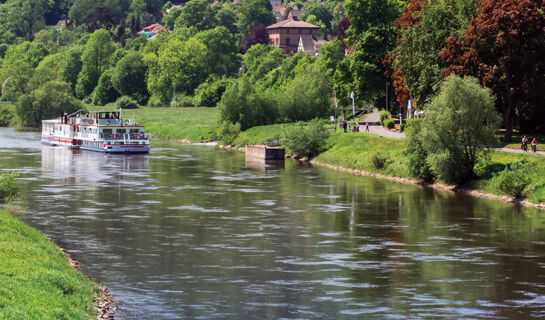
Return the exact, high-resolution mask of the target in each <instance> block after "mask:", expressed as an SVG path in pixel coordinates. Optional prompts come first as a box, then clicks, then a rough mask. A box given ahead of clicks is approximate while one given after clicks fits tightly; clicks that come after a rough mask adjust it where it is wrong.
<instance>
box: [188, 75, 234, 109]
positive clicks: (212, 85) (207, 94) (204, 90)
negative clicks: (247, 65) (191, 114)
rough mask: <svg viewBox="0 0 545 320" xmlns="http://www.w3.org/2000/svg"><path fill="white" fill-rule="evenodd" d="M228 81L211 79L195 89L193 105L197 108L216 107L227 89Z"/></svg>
mask: <svg viewBox="0 0 545 320" xmlns="http://www.w3.org/2000/svg"><path fill="white" fill-rule="evenodd" d="M227 83H228V80H227V79H219V80H218V79H217V78H215V77H211V78H209V79H208V80H207V81H205V82H203V83H202V84H201V85H199V86H198V87H197V89H195V97H194V98H193V104H194V105H195V106H197V107H215V106H216V105H217V104H218V102H220V100H221V96H222V95H223V93H224V92H225V88H227Z"/></svg>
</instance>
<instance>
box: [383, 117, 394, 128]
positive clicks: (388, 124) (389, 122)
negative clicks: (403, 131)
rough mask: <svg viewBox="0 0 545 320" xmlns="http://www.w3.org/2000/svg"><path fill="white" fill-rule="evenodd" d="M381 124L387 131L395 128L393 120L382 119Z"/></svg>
mask: <svg viewBox="0 0 545 320" xmlns="http://www.w3.org/2000/svg"><path fill="white" fill-rule="evenodd" d="M382 123H383V126H384V127H386V128H388V129H393V128H395V127H396V124H395V121H394V120H393V119H384V121H383V122H382Z"/></svg>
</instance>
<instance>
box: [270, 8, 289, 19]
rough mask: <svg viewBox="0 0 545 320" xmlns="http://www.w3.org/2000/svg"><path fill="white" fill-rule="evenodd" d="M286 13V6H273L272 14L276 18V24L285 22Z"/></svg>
mask: <svg viewBox="0 0 545 320" xmlns="http://www.w3.org/2000/svg"><path fill="white" fill-rule="evenodd" d="M284 11H286V6H285V5H282V4H279V5H273V6H272V12H273V15H274V18H275V19H276V22H279V21H282V20H284V19H283V18H282V15H283V14H284Z"/></svg>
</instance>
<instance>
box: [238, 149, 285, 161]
mask: <svg viewBox="0 0 545 320" xmlns="http://www.w3.org/2000/svg"><path fill="white" fill-rule="evenodd" d="M285 153H286V151H285V150H284V149H283V148H272V147H267V146H247V147H246V158H251V159H262V160H284V156H285Z"/></svg>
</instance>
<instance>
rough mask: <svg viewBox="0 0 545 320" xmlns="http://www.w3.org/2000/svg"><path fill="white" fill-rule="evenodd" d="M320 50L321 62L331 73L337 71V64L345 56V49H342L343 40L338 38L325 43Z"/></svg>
mask: <svg viewBox="0 0 545 320" xmlns="http://www.w3.org/2000/svg"><path fill="white" fill-rule="evenodd" d="M318 52H319V53H320V62H321V63H322V65H323V66H324V67H325V68H326V69H327V70H330V71H331V73H333V72H335V70H336V69H337V65H338V64H339V63H340V62H341V61H342V60H343V58H344V51H341V42H340V41H339V40H338V39H333V40H331V41H329V42H327V43H324V44H323V45H322V46H321V47H320V49H318Z"/></svg>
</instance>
